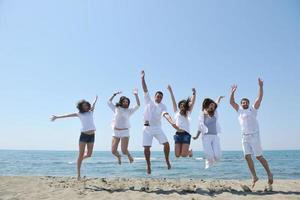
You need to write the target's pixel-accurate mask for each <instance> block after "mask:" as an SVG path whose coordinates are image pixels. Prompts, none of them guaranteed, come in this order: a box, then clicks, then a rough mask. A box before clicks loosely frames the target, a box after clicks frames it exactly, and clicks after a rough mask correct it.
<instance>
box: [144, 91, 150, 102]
mask: <svg viewBox="0 0 300 200" xmlns="http://www.w3.org/2000/svg"><path fill="white" fill-rule="evenodd" d="M144 98H145V103H146V104H149V103H150V101H151V97H150V95H149V92H145V93H144Z"/></svg>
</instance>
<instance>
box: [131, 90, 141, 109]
mask: <svg viewBox="0 0 300 200" xmlns="http://www.w3.org/2000/svg"><path fill="white" fill-rule="evenodd" d="M133 94H134V96H135V100H136V104H137V105H138V106H140V105H141V102H140V98H139V94H138V90H137V89H134V90H133Z"/></svg>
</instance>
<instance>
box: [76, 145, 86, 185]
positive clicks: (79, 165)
mask: <svg viewBox="0 0 300 200" xmlns="http://www.w3.org/2000/svg"><path fill="white" fill-rule="evenodd" d="M85 146H86V143H85V142H79V154H78V159H77V180H80V177H81V176H80V168H81V163H82V160H83V158H84V150H85Z"/></svg>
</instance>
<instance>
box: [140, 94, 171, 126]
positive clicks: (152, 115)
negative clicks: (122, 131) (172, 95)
mask: <svg viewBox="0 0 300 200" xmlns="http://www.w3.org/2000/svg"><path fill="white" fill-rule="evenodd" d="M144 95H145V96H144V97H145V104H146V107H145V108H146V109H145V113H144V120H145V121H148V122H149V124H150V126H152V127H153V126H155V127H161V117H162V116H163V115H164V114H165V113H167V107H166V106H165V105H164V104H163V103H156V102H154V101H153V100H152V99H151V98H150V95H149V93H148V92H147V93H145V94H144Z"/></svg>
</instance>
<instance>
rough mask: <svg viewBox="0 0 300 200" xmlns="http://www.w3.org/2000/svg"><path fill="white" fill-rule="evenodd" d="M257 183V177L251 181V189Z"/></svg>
mask: <svg viewBox="0 0 300 200" xmlns="http://www.w3.org/2000/svg"><path fill="white" fill-rule="evenodd" d="M257 181H258V177H254V178H253V180H252V186H251V187H252V189H253V188H254V186H255V183H256V182H257Z"/></svg>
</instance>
